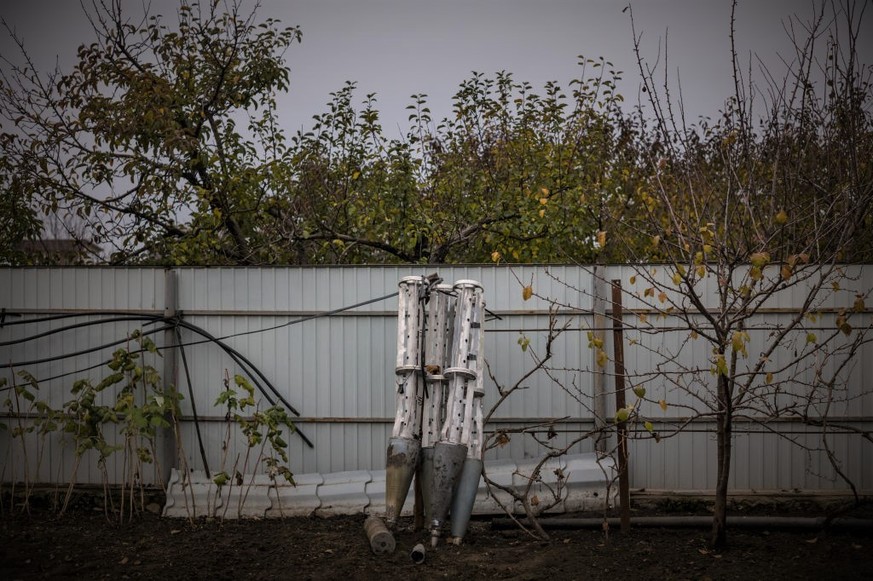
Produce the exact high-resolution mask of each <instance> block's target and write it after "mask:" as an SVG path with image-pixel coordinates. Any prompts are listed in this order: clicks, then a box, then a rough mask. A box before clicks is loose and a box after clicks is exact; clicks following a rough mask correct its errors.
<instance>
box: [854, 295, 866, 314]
mask: <svg viewBox="0 0 873 581" xmlns="http://www.w3.org/2000/svg"><path fill="white" fill-rule="evenodd" d="M852 309H853V310H854V311H855V312H856V313H861V312H863V311H864V309H865V306H864V297H863V296H862V295H855V304H854V305H852Z"/></svg>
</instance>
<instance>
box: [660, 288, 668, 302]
mask: <svg viewBox="0 0 873 581" xmlns="http://www.w3.org/2000/svg"><path fill="white" fill-rule="evenodd" d="M658 300H659V301H661V302H662V303H664V302H667V293H665V292H664V291H661V292H659V293H658Z"/></svg>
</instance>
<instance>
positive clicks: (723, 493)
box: [710, 375, 733, 548]
mask: <svg viewBox="0 0 873 581" xmlns="http://www.w3.org/2000/svg"><path fill="white" fill-rule="evenodd" d="M732 431H733V410H732V409H731V394H730V382H729V380H728V378H727V377H726V376H724V375H719V377H718V413H717V414H716V439H717V446H718V479H717V481H716V485H715V509H714V512H713V515H712V537H711V538H710V545H711V546H712V547H714V548H715V547H722V546H724V545H725V544H726V542H727V530H726V527H725V525H726V523H727V495H728V480H729V479H730V472H731V451H732V450H731V445H732V442H731V435H732Z"/></svg>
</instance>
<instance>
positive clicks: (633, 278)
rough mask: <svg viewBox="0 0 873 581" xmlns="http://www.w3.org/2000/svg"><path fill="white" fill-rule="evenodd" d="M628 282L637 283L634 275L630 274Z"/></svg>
mask: <svg viewBox="0 0 873 581" xmlns="http://www.w3.org/2000/svg"><path fill="white" fill-rule="evenodd" d="M629 282H630V283H631V284H637V277H636V276H631V277H630V281H629Z"/></svg>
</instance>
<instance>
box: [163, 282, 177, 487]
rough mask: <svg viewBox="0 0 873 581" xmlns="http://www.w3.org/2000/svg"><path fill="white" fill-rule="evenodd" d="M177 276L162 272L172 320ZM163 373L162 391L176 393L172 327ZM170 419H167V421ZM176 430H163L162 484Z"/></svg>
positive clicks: (170, 465) (172, 464)
mask: <svg viewBox="0 0 873 581" xmlns="http://www.w3.org/2000/svg"><path fill="white" fill-rule="evenodd" d="M178 284H179V283H178V276H177V274H176V271H175V270H173V269H172V268H167V269H165V270H164V317H165V318H167V319H172V318H174V317H175V316H176V307H177V304H178V303H177V300H178V292H177V289H178ZM162 355H163V372H162V374H163V375H162V376H163V378H164V389H165V390H166V391H168V392H173V391H176V386H177V385H178V384H179V383H178V381H177V379H176V329H175V328H173V327H170V328H168V329H167V330H166V331H164V349H163V352H162ZM169 419H170V418H168V420H169ZM175 430H176V428H175V426H173V425H171V426H170V427H169V428H167V429H165V430H163V440H164V441H163V446H161V447H160V450H161V454H162V456H163V458H162V462H160V465H161V466H163V470H164V474H163V481H164V482H163V484H164V486H165V487H166V485H167V484H168V483H169V481H170V473H171V471H172V470H171V468H175V467H176V431H175Z"/></svg>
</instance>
